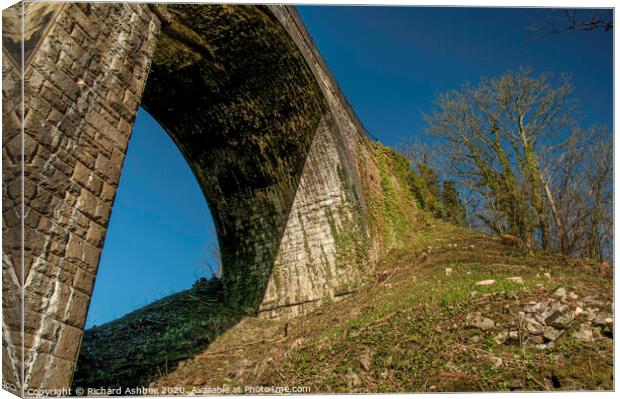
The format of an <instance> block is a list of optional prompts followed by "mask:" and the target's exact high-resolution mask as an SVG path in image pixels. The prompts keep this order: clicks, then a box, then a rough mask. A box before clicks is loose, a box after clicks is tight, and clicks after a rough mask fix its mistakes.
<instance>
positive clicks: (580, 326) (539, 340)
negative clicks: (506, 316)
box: [465, 287, 613, 350]
mask: <svg viewBox="0 0 620 399" xmlns="http://www.w3.org/2000/svg"><path fill="white" fill-rule="evenodd" d="M488 316H489V315H484V314H482V312H476V313H472V314H468V315H467V316H466V320H465V327H466V328H475V329H478V330H480V331H482V332H490V331H491V330H494V331H495V334H494V336H493V340H494V341H495V343H496V344H498V345H510V344H515V343H525V344H527V345H532V346H534V347H536V348H537V349H540V350H545V349H549V348H552V347H553V346H554V343H555V342H556V341H557V340H558V339H560V338H561V337H563V336H565V335H568V333H569V330H570V332H571V335H572V337H574V338H575V339H578V340H580V341H583V342H592V341H593V340H594V339H596V338H600V337H602V336H606V337H608V338H613V316H612V308H611V304H610V303H607V302H604V301H602V300H601V299H599V298H598V296H596V295H589V296H585V297H583V298H580V296H579V295H577V294H576V293H575V292H572V291H570V292H569V291H567V290H566V289H565V288H563V287H560V288H558V289H556V290H555V291H554V292H553V293H552V294H551V295H548V296H547V297H546V298H543V299H542V300H541V301H531V302H529V303H528V304H527V305H525V306H524V307H523V308H522V309H521V310H520V311H519V312H518V314H517V320H515V321H514V322H512V323H511V322H509V323H503V324H501V323H496V322H495V321H494V320H493V319H491V318H490V317H488ZM474 337H476V336H474ZM472 338H473V337H472ZM475 341H478V342H479V341H480V339H478V340H475V339H470V342H474V343H475Z"/></svg>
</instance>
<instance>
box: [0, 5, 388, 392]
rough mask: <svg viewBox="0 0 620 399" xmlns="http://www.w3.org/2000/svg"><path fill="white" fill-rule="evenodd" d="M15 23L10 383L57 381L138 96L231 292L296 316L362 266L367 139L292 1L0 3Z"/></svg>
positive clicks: (368, 253)
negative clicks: (190, 177) (205, 226)
mask: <svg viewBox="0 0 620 399" xmlns="http://www.w3.org/2000/svg"><path fill="white" fill-rule="evenodd" d="M28 7H36V8H32V9H29V8H28ZM35 11H36V12H35ZM20 17H21V18H24V19H25V26H26V27H27V30H26V31H25V32H24V35H23V37H24V39H25V40H24V43H23V45H24V47H25V51H24V52H23V53H21V54H20V53H19V52H16V51H15V49H16V48H19V47H20V43H19V40H21V39H20V35H19V34H15V32H3V51H4V52H5V54H6V55H7V57H5V59H8V61H6V62H5V63H3V82H4V86H3V87H4V88H3V104H4V105H5V106H4V107H3V111H4V118H3V120H4V121H5V123H4V126H3V132H4V134H3V147H4V150H3V161H4V166H5V167H4V170H3V176H4V179H5V180H4V187H5V190H4V192H3V199H4V202H3V203H4V209H3V234H4V241H3V242H4V246H3V277H4V280H3V281H4V286H3V289H4V292H5V301H4V302H3V308H4V315H5V316H4V319H3V323H4V324H3V327H4V328H3V344H4V345H3V361H4V362H5V367H4V369H3V370H5V372H4V375H3V379H4V380H5V381H8V382H10V383H12V384H14V385H15V386H16V387H27V388H60V387H68V386H69V383H70V379H71V375H72V373H73V369H74V366H75V361H76V357H77V354H78V349H79V343H80V341H81V337H82V330H83V327H84V321H85V317H86V311H87V308H88V303H89V300H90V294H91V291H92V286H93V281H94V278H95V275H96V271H97V265H98V261H99V256H100V253H101V250H102V248H103V243H104V237H105V232H106V228H107V223H108V220H109V216H110V212H111V209H112V203H113V200H114V195H115V190H116V185H117V183H118V179H119V176H120V173H121V169H122V163H123V160H124V155H125V151H126V148H127V143H128V140H129V135H130V132H131V128H132V123H133V120H134V118H135V114H136V110H137V107H138V106H139V105H140V104H142V105H143V106H144V107H145V108H146V109H147V110H148V111H149V112H150V113H151V114H152V115H153V116H154V117H155V118H156V119H157V120H158V121H159V122H160V124H161V125H162V126H163V127H164V128H165V129H166V130H167V131H168V132H169V134H170V135H171V136H172V137H173V139H174V141H175V142H176V143H177V145H178V146H179V148H180V149H181V151H182V153H183V154H184V156H185V157H186V159H187V160H188V162H189V164H190V165H191V167H192V169H193V171H194V173H195V174H196V176H197V178H198V181H199V183H200V184H201V187H202V189H203V191H204V194H205V197H206V198H207V201H208V202H209V204H210V207H211V209H212V213H213V216H214V220H215V224H216V229H217V233H218V237H219V241H220V248H221V251H222V253H223V262H224V280H225V285H226V287H227V289H228V291H227V292H228V293H229V298H228V299H229V300H230V301H232V302H234V303H237V304H241V305H243V306H245V307H247V308H249V309H250V310H251V311H254V312H256V313H257V314H258V315H260V316H262V317H283V316H291V315H296V314H299V313H302V312H304V311H306V310H307V309H310V308H312V307H314V306H316V305H317V304H319V303H320V302H321V301H322V300H324V299H326V298H332V299H333V298H336V297H338V296H340V295H344V294H347V293H348V292H350V291H351V290H352V289H354V287H355V285H356V284H357V283H358V282H359V281H360V280H361V279H363V277H364V276H365V275H366V274H367V273H368V271H369V270H370V269H371V268H372V264H373V262H374V259H375V258H376V254H377V253H378V250H377V245H378V244H376V243H375V241H374V240H373V234H375V233H373V231H372V230H371V229H368V223H367V219H368V218H367V211H366V207H365V196H366V195H367V193H366V192H365V190H364V189H363V184H362V180H363V176H361V173H360V170H359V165H360V163H364V162H366V161H367V160H368V159H369V157H370V155H369V147H368V140H367V138H366V135H365V131H364V129H363V128H362V126H361V125H360V123H359V121H358V120H357V118H356V117H355V115H354V114H353V112H352V111H351V109H350V107H349V106H348V104H347V102H346V100H345V99H344V97H343V96H342V94H341V93H340V91H339V89H338V86H337V85H336V84H335V82H334V80H333V78H332V77H331V75H330V73H329V71H328V69H327V67H326V66H325V64H324V63H323V61H322V60H321V58H320V56H319V55H318V51H317V50H316V48H315V47H314V45H313V44H312V40H311V38H310V36H309V35H308V33H307V32H306V31H305V28H304V27H303V24H302V23H301V20H300V19H299V17H298V16H297V14H296V12H295V11H294V9H293V8H291V7H288V6H265V7H263V6H215V5H196V4H193V5H191V4H190V5H165V6H162V5H157V6H155V5H147V4H133V3H132V4H101V3H99V4H97V3H92V4H89V3H75V4H73V3H60V4H59V3H47V4H43V5H36V6H33V5H30V3H28V4H27V5H26V7H25V13H23V14H20V13H19V12H17V13H15V12H14V13H12V14H11V12H5V13H3V18H5V19H6V18H8V19H10V18H13V19H14V18H20ZM4 25H6V26H19V24H6V23H5V24H4ZM23 54H25V55H27V59H23V60H22V59H21V56H22V55H23ZM22 62H23V64H24V65H25V69H24V71H23V72H24V98H23V100H24V105H25V107H24V113H23V115H21V112H20V108H19V103H20V101H21V97H20V96H18V95H17V93H18V92H19V90H18V88H19V86H20V83H19V72H20V68H21V65H22ZM22 117H23V118H22ZM21 121H23V124H22V122H21ZM22 129H23V131H22ZM22 144H23V151H22ZM22 173H23V176H22ZM22 193H23V194H24V195H23V196H22V195H21V194H22ZM22 211H23V212H22ZM22 216H23V217H22ZM22 235H23V236H22ZM20 287H23V293H24V294H23V297H20V294H19V293H20ZM7 296H9V297H10V298H11V300H7V299H6V298H7ZM17 298H21V299H17ZM22 306H23V308H22ZM20 331H23V335H22V334H20ZM22 346H23V350H21V349H22ZM22 381H23V382H24V384H22Z"/></svg>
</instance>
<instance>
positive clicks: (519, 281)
mask: <svg viewBox="0 0 620 399" xmlns="http://www.w3.org/2000/svg"><path fill="white" fill-rule="evenodd" d="M506 280H507V281H510V282H512V283H515V284H525V282H524V281H523V277H506Z"/></svg>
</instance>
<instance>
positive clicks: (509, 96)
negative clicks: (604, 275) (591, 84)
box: [426, 68, 613, 258]
mask: <svg viewBox="0 0 620 399" xmlns="http://www.w3.org/2000/svg"><path fill="white" fill-rule="evenodd" d="M572 91H573V87H572V84H571V81H570V78H569V77H568V76H561V77H560V78H559V79H554V78H553V77H552V76H551V75H549V74H541V75H538V76H533V74H532V70H531V69H525V68H521V69H520V70H518V71H517V72H508V73H506V74H504V75H502V76H501V77H499V78H495V79H485V78H483V79H482V80H481V81H480V84H479V85H478V86H476V87H474V86H472V85H470V84H465V85H463V87H462V88H461V89H460V90H453V91H450V92H447V93H443V94H440V95H439V96H438V97H437V100H436V104H435V105H436V106H435V110H434V112H433V113H432V114H430V115H428V116H427V117H426V121H427V125H428V128H427V133H428V134H430V135H432V136H434V137H435V138H436V139H439V140H442V141H441V143H440V147H441V148H443V149H444V151H447V153H448V159H449V162H444V165H447V168H446V169H445V170H446V172H445V174H446V178H449V179H452V180H455V181H456V182H457V186H458V187H459V190H463V189H465V190H468V191H470V194H469V199H470V201H467V202H466V204H467V208H468V215H469V216H470V218H471V217H472V216H473V217H475V218H477V219H478V220H480V221H481V222H482V224H483V226H484V227H485V228H486V229H488V230H491V231H493V232H496V233H498V234H505V233H508V234H512V235H515V236H517V237H519V238H521V239H522V240H524V241H525V242H527V243H529V244H530V245H532V246H536V247H539V248H541V249H543V250H546V251H552V250H554V251H559V252H562V253H566V254H572V255H580V256H587V257H591V258H601V256H602V253H603V252H604V251H605V248H607V247H608V246H609V245H608V243H609V242H610V240H611V231H612V228H611V227H610V224H611V218H610V215H611V205H610V204H611V202H612V199H611V193H612V190H611V186H612V181H611V174H612V155H613V154H612V149H611V143H610V139H609V135H605V134H604V133H603V132H604V129H598V128H594V129H591V130H589V131H587V132H586V131H583V130H582V129H579V128H578V126H577V124H576V122H575V119H576V118H575V115H576V112H577V103H576V102H575V101H574V100H573V99H572V95H571V94H572ZM436 139H435V140H436ZM476 202H477V203H476ZM474 204H475V206H474Z"/></svg>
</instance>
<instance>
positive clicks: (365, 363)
mask: <svg viewBox="0 0 620 399" xmlns="http://www.w3.org/2000/svg"><path fill="white" fill-rule="evenodd" d="M360 365H361V366H362V368H363V369H364V371H369V370H370V366H371V365H372V358H371V357H370V355H369V354H367V353H364V354H363V355H362V356H360Z"/></svg>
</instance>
